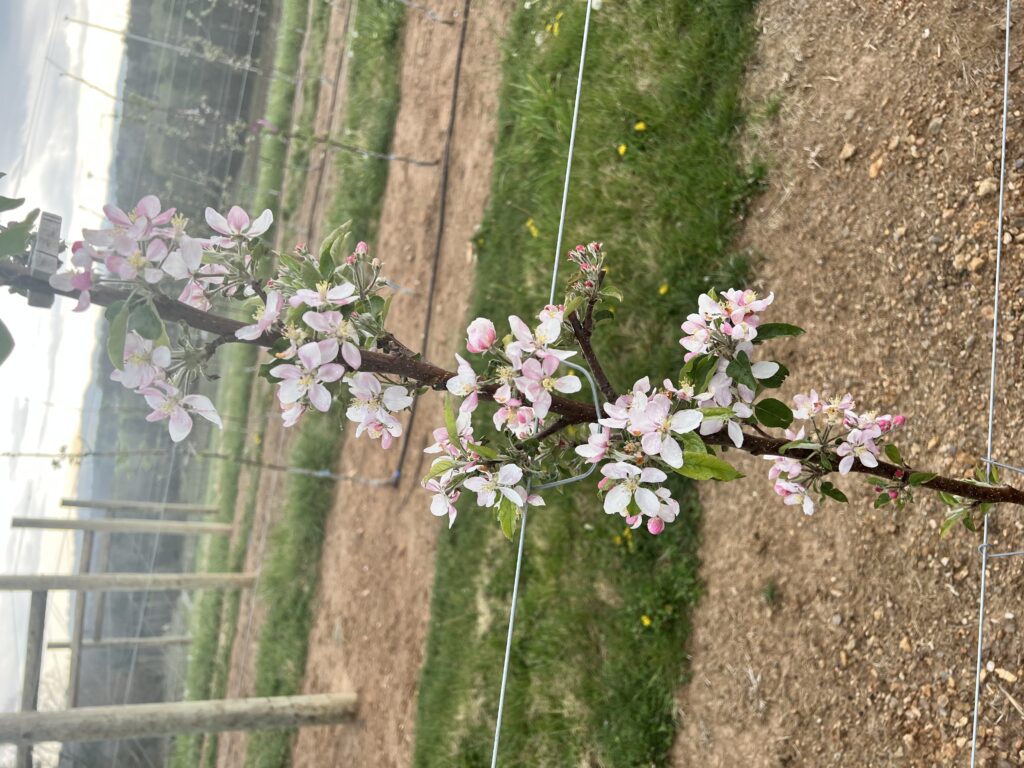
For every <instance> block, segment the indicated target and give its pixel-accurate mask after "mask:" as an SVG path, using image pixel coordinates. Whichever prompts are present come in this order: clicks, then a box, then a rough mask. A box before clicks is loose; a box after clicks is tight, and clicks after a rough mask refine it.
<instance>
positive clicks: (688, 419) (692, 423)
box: [670, 408, 704, 434]
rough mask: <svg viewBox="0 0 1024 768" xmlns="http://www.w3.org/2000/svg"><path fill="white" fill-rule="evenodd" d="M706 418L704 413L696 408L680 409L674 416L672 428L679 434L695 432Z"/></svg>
mask: <svg viewBox="0 0 1024 768" xmlns="http://www.w3.org/2000/svg"><path fill="white" fill-rule="evenodd" d="M703 420H704V414H703V413H701V412H700V411H699V410H697V409H696V408H694V409H691V410H686V411H679V412H677V413H676V414H675V415H674V416H673V417H672V422H671V424H670V428H671V429H672V431H673V432H675V433H677V434H685V433H686V432H693V430H695V429H696V428H697V427H698V426H699V425H700V423H701V421H703Z"/></svg>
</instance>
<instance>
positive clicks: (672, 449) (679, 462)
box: [661, 438, 683, 469]
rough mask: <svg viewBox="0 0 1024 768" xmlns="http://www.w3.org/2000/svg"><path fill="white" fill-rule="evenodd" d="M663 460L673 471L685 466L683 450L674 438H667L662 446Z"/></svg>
mask: <svg viewBox="0 0 1024 768" xmlns="http://www.w3.org/2000/svg"><path fill="white" fill-rule="evenodd" d="M661 460H662V461H664V462H665V463H666V464H668V465H669V466H670V467H672V469H679V468H680V467H681V466H683V449H682V448H680V447H679V443H677V442H676V441H675V440H673V439H672V438H666V439H665V440H664V441H663V442H662V444H661Z"/></svg>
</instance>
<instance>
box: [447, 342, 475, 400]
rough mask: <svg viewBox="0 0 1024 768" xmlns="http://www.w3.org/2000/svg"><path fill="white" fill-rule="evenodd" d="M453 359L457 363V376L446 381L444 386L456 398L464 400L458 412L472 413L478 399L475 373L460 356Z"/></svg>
mask: <svg viewBox="0 0 1024 768" xmlns="http://www.w3.org/2000/svg"><path fill="white" fill-rule="evenodd" d="M455 359H456V360H458V362H459V368H458V375H457V376H453V377H452V378H450V379H448V381H447V382H446V383H445V386H446V387H447V388H448V391H449V392H451V393H452V394H453V395H455V396H456V397H462V398H465V399H464V400H463V401H462V405H460V406H459V410H460V411H464V412H466V413H472V412H473V411H475V410H476V406H477V403H478V402H479V399H480V395H479V394H478V389H479V383H478V381H477V376H476V371H474V370H473V366H471V365H470V364H469V363H468V362H466V360H465V359H463V357H462V356H461V355H455Z"/></svg>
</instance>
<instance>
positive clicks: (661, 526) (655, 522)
mask: <svg viewBox="0 0 1024 768" xmlns="http://www.w3.org/2000/svg"><path fill="white" fill-rule="evenodd" d="M647 530H648V531H649V532H650V534H651V535H652V536H657V535H658V534H659V533H661V532H662V531H664V530H665V521H664V520H662V519H661V518H660V517H652V518H651V519H650V520H648V521H647Z"/></svg>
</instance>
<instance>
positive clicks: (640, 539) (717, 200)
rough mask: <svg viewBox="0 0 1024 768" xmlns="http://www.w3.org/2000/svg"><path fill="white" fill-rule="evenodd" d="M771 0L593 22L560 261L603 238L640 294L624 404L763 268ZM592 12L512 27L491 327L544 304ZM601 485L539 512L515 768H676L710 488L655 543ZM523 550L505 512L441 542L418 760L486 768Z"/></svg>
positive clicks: (617, 324) (685, 498) (483, 308)
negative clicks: (700, 320)
mask: <svg viewBox="0 0 1024 768" xmlns="http://www.w3.org/2000/svg"><path fill="white" fill-rule="evenodd" d="M753 6H754V1H753V0H716V1H715V2H709V1H708V0H632V1H631V2H616V3H604V5H603V7H602V8H601V10H600V11H595V13H594V19H593V25H592V28H591V37H590V42H589V48H590V50H589V53H588V59H587V65H586V66H587V69H586V74H585V80H584V87H583V100H582V104H581V110H580V123H579V130H578V134H577V145H576V156H575V161H574V168H573V184H572V189H571V192H570V196H569V208H568V217H567V226H566V233H567V234H566V241H565V243H564V248H565V249H566V250H567V249H568V248H569V247H571V246H572V245H574V244H575V243H577V242H587V241H588V240H595V239H601V240H603V242H604V244H605V249H606V251H607V253H608V254H609V264H610V275H609V278H610V281H611V282H613V283H614V284H615V285H616V286H617V287H619V288H620V289H621V290H622V291H623V293H624V294H625V302H624V305H625V306H628V307H629V310H628V313H627V312H626V311H623V312H622V313H621V314H622V317H621V318H619V317H614V316H613V318H612V319H609V320H607V321H605V322H602V323H601V324H600V325H599V330H598V338H596V339H595V341H596V346H597V347H598V351H599V353H601V354H602V357H603V359H604V361H605V363H606V367H607V371H608V374H609V376H610V378H611V380H612V383H613V384H614V385H615V386H616V387H617V388H618V390H619V391H624V390H626V389H628V388H629V386H630V385H631V384H632V382H633V380H634V379H637V378H639V377H640V376H642V375H645V374H650V375H651V378H652V380H653V381H660V380H661V379H662V378H665V377H671V378H674V377H675V375H676V374H677V373H678V370H679V367H680V366H681V364H682V354H681V351H680V348H679V346H678V337H679V335H680V332H679V324H680V322H681V321H682V320H683V319H684V318H685V316H686V314H687V313H688V312H689V311H691V308H692V306H694V305H695V299H696V296H697V294H698V293H700V292H701V291H703V290H706V289H707V288H708V287H709V286H711V285H713V284H714V285H718V286H720V287H730V284H739V283H740V282H742V281H743V279H744V278H745V276H746V269H747V260H746V259H745V258H744V256H743V255H742V254H738V253H736V252H735V251H734V250H733V248H732V245H731V244H732V242H733V240H734V236H735V234H736V232H737V227H738V223H739V221H740V218H741V217H742V214H743V212H744V206H745V202H746V200H747V199H748V198H749V195H750V194H751V192H752V191H753V190H754V189H755V188H756V187H757V186H758V184H759V182H760V178H761V175H762V173H761V170H760V169H759V168H756V167H755V168H748V167H745V166H744V165H743V163H742V161H741V158H740V153H739V149H738V147H737V144H736V141H735V138H736V134H737V131H738V129H739V127H740V126H741V124H742V120H743V114H742V110H741V106H740V88H741V84H742V80H743V73H744V67H745V64H746V61H747V57H748V55H749V53H750V50H751V45H752V42H753V40H754V34H755V33H754V26H753V22H754V19H753V14H752V9H753ZM584 7H585V6H584V4H582V3H574V2H568V1H567V0H555V1H549V2H537V3H534V4H532V5H531V7H530V8H528V9H527V8H520V9H519V10H517V11H516V13H515V14H514V16H513V19H512V22H511V29H510V33H509V36H508V39H507V41H506V52H505V64H504V83H503V86H502V94H501V110H500V114H499V122H500V133H499V140H498V146H497V148H496V155H495V169H494V182H493V186H492V194H491V204H490V207H489V210H488V212H487V214H486V217H485V221H484V224H483V227H482V229H481V231H480V233H479V236H478V239H477V240H476V243H475V245H476V249H477V252H478V256H479V263H478V270H477V278H476V296H475V307H476V310H477V312H479V313H480V314H486V315H487V316H488V317H492V318H501V317H504V316H506V315H508V314H513V313H514V314H520V315H522V316H524V317H527V316H532V315H533V314H534V313H535V312H536V311H537V309H538V308H539V307H540V306H543V304H545V303H546V301H547V292H548V285H549V282H550V276H551V261H552V256H553V254H552V249H553V247H554V241H555V234H556V231H557V227H558V212H559V205H560V200H561V191H562V182H563V173H564V169H565V152H566V147H567V146H568V139H569V129H570V124H571V116H572V102H573V93H574V89H575V83H576V72H577V67H578V61H579V58H578V57H579V47H580V43H581V38H582V28H583V15H584ZM511 265H514V267H513V266H511ZM568 268H569V267H568V266H564V267H563V270H566V269H568ZM510 269H512V270H513V271H512V272H511V273H510ZM510 274H514V275H515V279H514V280H512V281H510V280H509V275H510ZM577 437H578V438H579V437H580V435H579V433H578V434H577ZM583 486H585V487H583V488H577V489H571V490H568V491H566V492H565V493H564V494H557V493H556V492H550V493H549V494H548V496H549V498H548V506H547V507H546V508H544V509H541V510H539V511H537V512H534V513H532V515H531V518H530V524H529V527H528V536H527V538H528V542H527V548H526V559H525V564H524V572H523V577H522V584H521V587H520V599H519V613H518V618H517V626H516V635H515V640H514V645H513V652H512V661H511V670H510V680H509V688H508V694H507V700H506V710H505V722H504V728H503V731H502V765H504V766H535V765H607V766H649V765H664V764H666V762H667V760H668V753H669V750H670V747H671V744H672V741H673V738H674V736H675V729H676V723H675V714H674V713H675V705H674V695H675V691H676V689H677V687H678V685H679V684H680V683H681V682H682V681H683V679H684V677H685V674H686V647H687V640H688V637H689V633H690V614H691V610H692V607H693V605H694V604H695V603H696V601H697V599H698V598H699V595H700V592H701V587H700V582H699V578H698V573H697V568H698V546H699V540H700V536H699V527H700V511H699V508H698V505H697V501H696V494H695V493H694V492H693V490H692V488H691V487H689V486H688V485H687V484H685V483H683V482H672V483H671V485H670V487H671V489H672V491H673V495H674V496H675V497H676V498H677V499H678V500H679V501H680V503H681V506H682V513H681V515H680V517H679V519H678V520H677V521H676V522H675V523H674V524H673V525H671V526H669V527H668V528H667V529H666V532H665V533H664V534H662V535H661V536H659V537H657V538H653V537H650V536H649V535H647V534H646V532H643V531H637V532H635V533H634V532H632V531H629V530H628V529H625V528H624V526H623V521H622V519H621V518H619V517H608V516H606V515H604V514H603V513H602V511H601V508H600V501H599V500H598V498H597V497H596V495H595V493H594V489H593V481H591V482H589V483H584V484H583ZM514 559H515V548H514V546H512V545H509V544H508V543H506V542H504V540H502V539H501V534H500V532H499V530H498V527H497V525H496V524H495V521H494V520H493V519H491V516H490V515H487V514H485V513H483V512H480V511H479V510H475V509H473V508H472V507H471V506H469V505H467V507H466V513H464V514H463V515H462V516H460V518H459V519H458V521H457V522H456V525H455V527H454V529H453V530H452V531H450V532H447V533H445V534H443V535H442V536H441V538H440V542H439V546H438V554H437V572H436V577H435V578H436V580H435V587H434V593H433V603H432V612H431V628H430V635H429V640H428V647H427V658H426V662H425V666H424V669H423V673H422V678H421V683H420V699H419V711H418V719H417V728H416V749H415V758H414V765H416V766H420V767H421V768H426V767H427V766H444V768H450V767H451V766H476V765H482V764H486V763H487V761H488V759H489V756H490V751H491V740H492V735H493V727H494V716H495V713H496V711H497V695H498V684H499V680H500V674H501V662H502V655H503V652H504V643H505V626H506V622H507V618H508V606H509V601H510V598H511V582H512V576H513V570H514Z"/></svg>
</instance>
